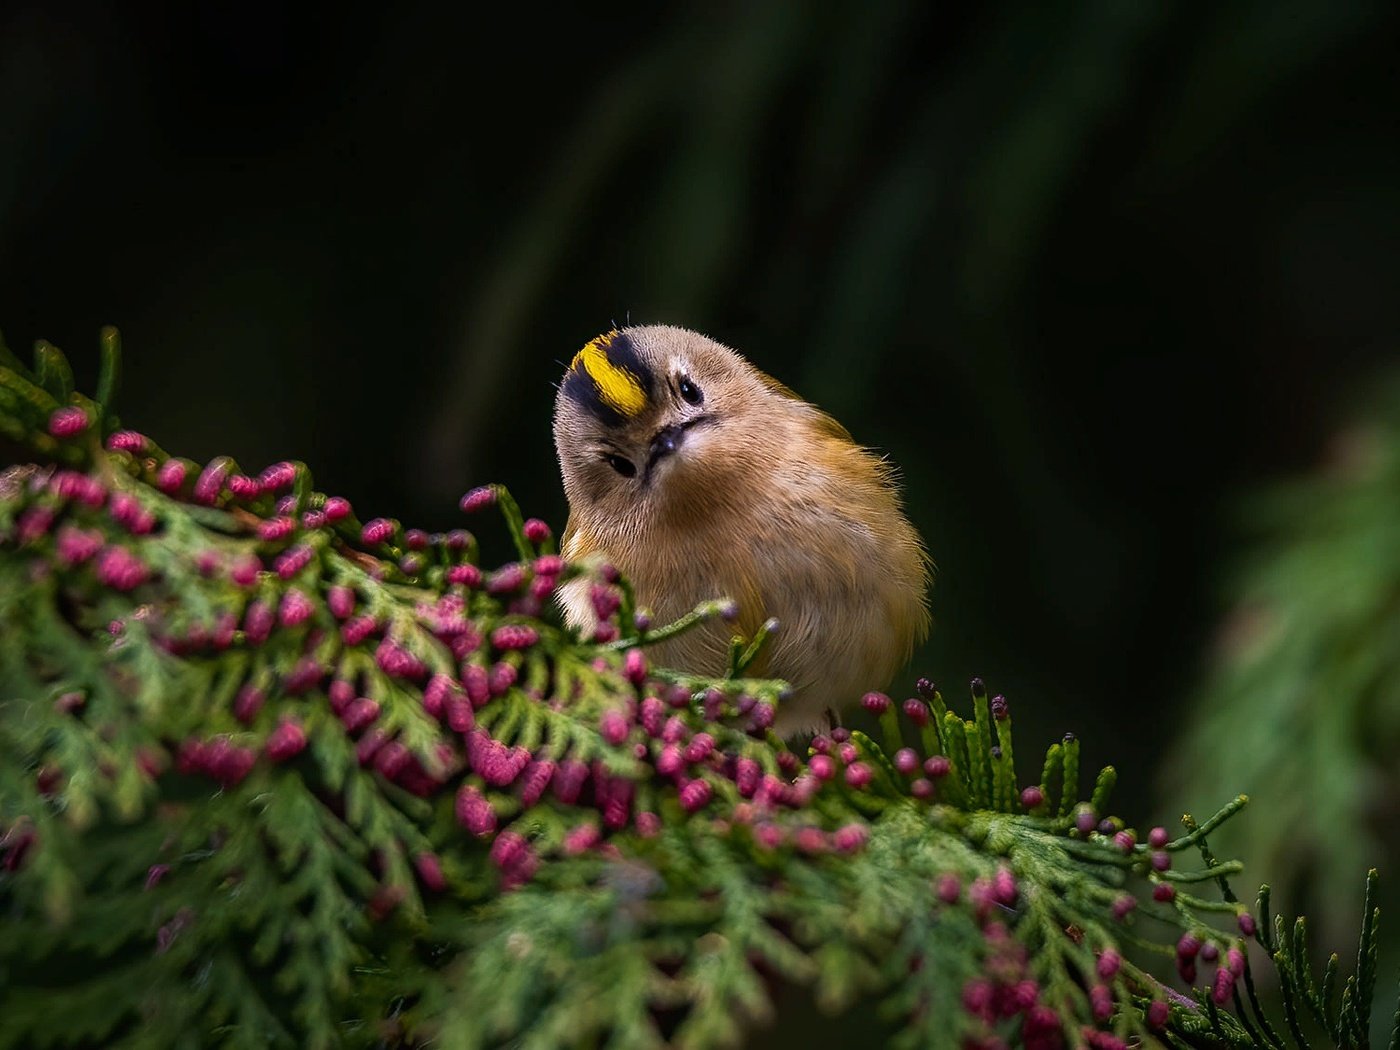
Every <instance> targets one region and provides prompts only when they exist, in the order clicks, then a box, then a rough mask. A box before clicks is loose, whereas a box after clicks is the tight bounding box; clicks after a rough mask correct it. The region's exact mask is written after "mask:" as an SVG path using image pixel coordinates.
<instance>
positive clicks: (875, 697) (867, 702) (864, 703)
mask: <svg viewBox="0 0 1400 1050" xmlns="http://www.w3.org/2000/svg"><path fill="white" fill-rule="evenodd" d="M860 706H861V707H863V708H865V709H866V710H867V711H869V712H870V713H871V714H872V715H883V714H884V713H885V712H886V711H888V710H889V709H890V698H889V697H888V696H886V695H885V694H884V693H876V692H870V693H866V694H865V695H864V696H863V697H861V698H860Z"/></svg>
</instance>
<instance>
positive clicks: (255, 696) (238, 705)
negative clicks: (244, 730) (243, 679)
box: [233, 685, 267, 725]
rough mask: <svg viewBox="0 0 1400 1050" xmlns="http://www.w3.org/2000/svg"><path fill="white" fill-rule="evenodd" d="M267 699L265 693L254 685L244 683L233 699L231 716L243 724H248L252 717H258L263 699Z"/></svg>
mask: <svg viewBox="0 0 1400 1050" xmlns="http://www.w3.org/2000/svg"><path fill="white" fill-rule="evenodd" d="M266 699H267V694H266V693H264V692H263V691H262V690H261V689H259V688H257V686H254V685H245V686H243V687H242V688H241V689H239V690H238V695H237V696H236V697H234V700H233V717H234V718H236V719H238V720H239V721H240V722H242V723H243V724H244V725H249V724H250V723H251V722H252V721H253V719H255V718H257V717H258V712H259V711H261V710H262V706H263V701H265V700H266Z"/></svg>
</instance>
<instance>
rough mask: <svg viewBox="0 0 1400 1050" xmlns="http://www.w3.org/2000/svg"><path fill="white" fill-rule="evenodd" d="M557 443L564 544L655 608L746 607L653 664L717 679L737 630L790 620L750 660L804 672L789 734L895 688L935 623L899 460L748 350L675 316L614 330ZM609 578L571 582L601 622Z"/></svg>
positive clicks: (658, 651) (576, 621) (578, 372)
mask: <svg viewBox="0 0 1400 1050" xmlns="http://www.w3.org/2000/svg"><path fill="white" fill-rule="evenodd" d="M554 442H555V448H556V451H557V453H558V458H559V467H560V473H561V475H562V478H563V486H564V493H565V496H566V498H567V500H568V504H569V515H568V520H567V524H566V526H565V530H564V533H563V535H562V537H561V541H560V553H561V554H562V555H563V557H564V558H565V559H567V560H568V561H570V562H571V563H584V564H593V565H597V566H601V565H603V564H609V565H612V566H614V567H615V568H616V570H617V571H619V572H621V573H622V574H623V575H624V576H626V577H627V579H628V580H629V581H630V583H631V586H632V588H633V590H634V593H635V596H636V601H637V604H638V607H639V608H645V609H646V610H647V611H648V612H649V614H650V615H651V616H652V617H653V619H654V622H657V623H664V622H670V621H673V620H675V619H676V618H678V617H680V616H682V615H684V614H685V613H687V612H688V611H690V610H691V609H692V608H694V607H696V606H697V605H698V604H699V603H702V602H704V601H707V600H711V599H716V598H727V599H730V600H732V601H733V602H734V603H735V604H736V609H735V612H736V614H737V615H736V617H735V618H734V621H733V622H732V623H729V622H725V621H724V620H722V619H714V620H711V621H709V622H707V623H705V624H704V625H703V626H701V627H699V628H697V629H694V630H692V631H689V632H687V633H682V634H679V635H677V636H675V637H673V638H670V639H667V640H665V641H663V642H660V643H658V644H657V646H656V648H655V650H654V651H653V653H652V659H653V661H654V662H656V663H658V664H659V665H661V666H665V667H668V668H673V669H676V670H680V671H684V672H689V673H692V674H697V675H714V676H717V677H718V676H720V675H722V674H723V673H724V672H725V670H726V668H727V665H728V659H729V653H730V644H731V641H732V638H733V636H734V634H735V631H736V629H737V632H738V634H739V635H740V636H745V637H752V636H753V635H754V633H755V632H756V631H758V630H759V628H760V627H761V626H762V625H764V624H765V623H766V622H768V621H769V620H770V619H776V621H777V625H776V628H775V629H774V631H773V634H772V636H771V638H770V639H769V641H768V643H767V645H766V647H765V649H764V650H763V652H762V653H761V656H760V659H759V661H757V662H756V665H755V666H754V667H753V668H752V672H753V673H754V674H758V675H762V676H764V677H769V678H776V679H781V680H783V681H784V682H786V683H787V685H788V687H789V691H788V692H787V693H785V694H784V696H783V697H782V699H781V700H780V702H779V704H778V709H777V713H776V717H775V720H774V722H773V726H772V728H773V730H774V731H775V732H776V733H778V734H779V735H780V736H783V737H791V736H793V735H796V734H800V733H803V732H810V731H816V730H818V729H820V728H822V727H823V725H824V724H826V723H827V722H828V721H829V720H830V719H831V717H832V713H833V712H835V711H838V710H839V709H840V708H841V707H843V706H845V705H846V704H847V703H848V702H850V701H853V700H855V699H856V698H858V697H860V696H861V695H863V694H864V693H865V692H867V691H873V690H878V689H882V688H884V687H885V686H886V685H887V684H888V683H889V681H890V680H891V679H892V678H893V677H894V675H895V674H896V673H897V672H898V670H899V669H900V668H901V667H902V666H903V665H904V664H905V663H907V662H908V660H909V658H910V656H911V654H912V651H913V649H914V647H915V645H917V644H919V643H921V642H922V641H923V640H924V639H925V637H926V636H927V634H928V631H929V626H930V613H929V607H928V590H929V587H930V585H931V582H932V573H933V563H932V561H931V559H930V558H929V555H928V553H927V551H926V549H925V547H924V544H923V541H922V539H921V538H920V535H919V533H918V532H917V531H916V530H915V528H914V527H913V526H912V525H911V524H910V523H909V520H908V518H907V517H906V516H905V514H904V511H903V509H902V506H901V500H900V496H899V493H898V490H897V487H896V478H895V472H894V469H893V467H892V466H891V465H890V464H889V463H888V462H887V461H886V460H885V459H884V458H883V457H881V456H880V455H878V454H876V453H875V452H872V451H870V450H869V449H866V448H863V447H861V446H860V445H858V444H856V442H855V441H854V439H853V438H852V437H851V435H850V434H849V433H848V432H847V431H846V429H845V428H844V427H843V426H842V425H841V424H840V423H838V422H837V421H836V420H835V419H834V418H832V417H831V416H830V415H828V414H827V413H825V412H823V411H822V410H821V409H819V408H817V407H816V406H814V405H812V404H809V403H808V402H806V401H804V400H802V398H801V397H799V396H798V395H797V394H796V393H794V392H793V391H792V390H791V389H789V388H788V387H786V386H784V385H783V384H782V383H781V382H779V381H778V380H776V379H774V378H772V377H771V376H769V375H767V374H766V373H764V372H762V371H760V370H759V369H758V368H756V367H755V366H754V365H752V364H750V363H749V361H748V360H746V359H745V358H744V357H743V356H742V355H740V354H739V353H738V352H737V351H735V350H733V349H731V348H729V347H727V346H724V345H722V344H721V343H719V342H716V341H715V340H713V339H710V338H708V337H706V336H704V335H702V334H700V333H698V332H694V331H691V330H689V329H686V328H680V327H674V326H670V325H638V326H628V327H624V328H621V329H616V328H615V329H613V330H611V331H609V332H607V333H605V334H603V335H600V336H598V337H597V338H595V339H593V340H591V341H590V342H588V343H587V344H586V345H585V346H584V347H583V349H581V350H580V351H578V353H577V354H575V355H574V357H573V359H572V360H571V361H570V363H569V366H568V368H567V369H566V371H565V373H564V377H563V380H562V381H561V382H560V383H559V386H558V394H557V397H556V400H555V411H554ZM593 586H594V583H593V582H591V581H590V580H589V579H587V578H586V577H584V576H579V577H576V578H574V579H572V580H570V581H568V582H567V583H565V584H564V585H562V586H561V587H560V589H559V592H558V596H557V600H558V602H559V605H560V607H561V610H562V612H563V616H564V619H565V621H566V622H567V623H568V624H569V625H570V626H572V627H574V628H577V629H578V630H579V631H580V632H581V633H582V634H583V635H585V636H586V635H588V634H589V633H590V632H593V631H596V629H597V627H598V610H597V609H596V607H595V605H594V602H593V600H592V594H593Z"/></svg>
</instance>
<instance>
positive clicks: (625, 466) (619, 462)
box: [603, 453, 637, 478]
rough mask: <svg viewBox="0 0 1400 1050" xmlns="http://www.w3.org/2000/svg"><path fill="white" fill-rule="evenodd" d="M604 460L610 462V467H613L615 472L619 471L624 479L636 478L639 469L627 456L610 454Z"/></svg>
mask: <svg viewBox="0 0 1400 1050" xmlns="http://www.w3.org/2000/svg"><path fill="white" fill-rule="evenodd" d="M603 458H604V459H606V460H607V461H608V466H610V467H612V468H613V470H615V471H617V472H618V473H619V474H621V475H622V476H623V477H624V478H631V477H635V476H636V474H637V467H636V465H635V464H634V463H633V462H632V461H631V460H630V459H628V458H627V457H626V456H618V455H614V454H613V453H608V454H607V455H606V456H604V457H603Z"/></svg>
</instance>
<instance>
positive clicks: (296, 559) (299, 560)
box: [273, 543, 315, 580]
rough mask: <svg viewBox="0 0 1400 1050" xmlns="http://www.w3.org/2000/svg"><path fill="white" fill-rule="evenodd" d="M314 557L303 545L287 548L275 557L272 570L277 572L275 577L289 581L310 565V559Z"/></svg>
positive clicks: (308, 548)
mask: <svg viewBox="0 0 1400 1050" xmlns="http://www.w3.org/2000/svg"><path fill="white" fill-rule="evenodd" d="M313 557H315V552H314V551H312V549H311V548H310V547H308V546H307V545H306V544H304V543H298V544H297V545H296V546H294V547H288V548H287V549H286V550H284V551H283V552H282V553H281V554H279V555H277V558H276V560H275V561H274V562H273V568H275V569H276V570H277V575H278V576H279V577H281V578H282V579H284V580H290V579H291V578H292V577H294V576H296V575H297V574H298V573H299V572H301V570H302V569H304V568H306V567H307V566H308V565H310V564H311V559H312V558H313Z"/></svg>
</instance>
